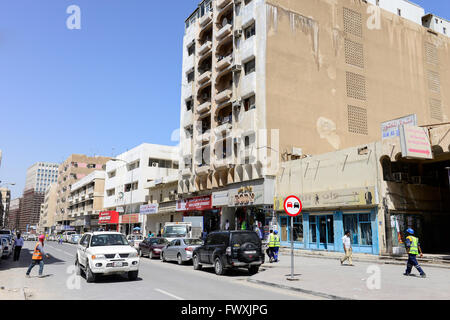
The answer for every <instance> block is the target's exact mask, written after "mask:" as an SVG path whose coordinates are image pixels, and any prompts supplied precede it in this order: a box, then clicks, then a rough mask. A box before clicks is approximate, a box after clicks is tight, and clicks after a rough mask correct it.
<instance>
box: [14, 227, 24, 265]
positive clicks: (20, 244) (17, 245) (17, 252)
mask: <svg viewBox="0 0 450 320" xmlns="http://www.w3.org/2000/svg"><path fill="white" fill-rule="evenodd" d="M22 247H23V238H22V236H21V234H20V232H19V233H17V238H16V239H15V240H14V259H13V261H19V259H20V251H21V250H22Z"/></svg>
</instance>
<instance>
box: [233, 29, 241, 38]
mask: <svg viewBox="0 0 450 320" xmlns="http://www.w3.org/2000/svg"><path fill="white" fill-rule="evenodd" d="M234 36H235V37H236V38H240V37H242V29H236V30H235V31H234Z"/></svg>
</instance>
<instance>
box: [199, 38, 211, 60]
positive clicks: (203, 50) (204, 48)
mask: <svg viewBox="0 0 450 320" xmlns="http://www.w3.org/2000/svg"><path fill="white" fill-rule="evenodd" d="M211 48H212V42H211V41H206V42H205V43H204V44H203V45H202V46H201V47H200V49H199V50H198V53H199V56H200V57H202V56H204V55H205V54H206V53H208V52H209V51H211Z"/></svg>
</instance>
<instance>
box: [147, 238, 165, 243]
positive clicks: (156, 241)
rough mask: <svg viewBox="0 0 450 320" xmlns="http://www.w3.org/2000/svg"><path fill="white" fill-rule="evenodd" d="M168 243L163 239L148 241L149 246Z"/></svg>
mask: <svg viewBox="0 0 450 320" xmlns="http://www.w3.org/2000/svg"><path fill="white" fill-rule="evenodd" d="M167 242H168V241H167V240H166V239H163V238H156V239H150V244H166V243H167Z"/></svg>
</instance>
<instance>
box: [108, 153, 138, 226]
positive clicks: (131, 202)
mask: <svg viewBox="0 0 450 320" xmlns="http://www.w3.org/2000/svg"><path fill="white" fill-rule="evenodd" d="M111 161H122V162H124V163H125V164H126V166H128V165H129V164H130V163H129V162H127V161H125V160H122V159H111ZM133 171H134V169H133V170H131V188H130V192H131V193H130V214H131V213H132V211H133ZM128 232H129V233H130V234H131V223H130V217H128Z"/></svg>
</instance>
